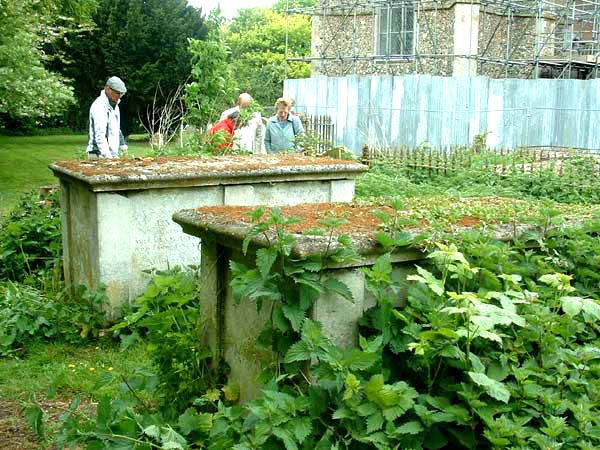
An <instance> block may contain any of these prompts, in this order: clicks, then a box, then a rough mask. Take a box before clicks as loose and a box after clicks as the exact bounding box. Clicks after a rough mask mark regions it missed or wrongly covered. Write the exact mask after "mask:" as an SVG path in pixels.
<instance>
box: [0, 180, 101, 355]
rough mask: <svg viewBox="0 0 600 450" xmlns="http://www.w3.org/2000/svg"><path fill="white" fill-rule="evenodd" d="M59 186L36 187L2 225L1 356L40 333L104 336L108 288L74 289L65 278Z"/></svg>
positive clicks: (61, 337)
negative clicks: (42, 193)
mask: <svg viewBox="0 0 600 450" xmlns="http://www.w3.org/2000/svg"><path fill="white" fill-rule="evenodd" d="M58 199H59V192H57V191H55V192H51V193H50V194H49V195H48V196H46V197H44V198H41V199H40V198H39V197H38V196H37V195H35V194H33V193H31V194H26V195H25V196H23V198H22V199H21V201H20V203H19V206H18V207H17V208H16V209H15V210H14V211H12V212H11V213H10V214H9V216H8V217H7V218H5V219H4V220H3V222H2V226H1V227H0V356H7V355H21V354H23V353H25V352H26V351H27V348H28V347H29V346H30V345H31V343H32V342H34V341H35V340H38V339H43V340H55V341H64V342H76V341H82V340H85V339H88V338H91V337H98V335H99V334H100V331H101V329H102V327H103V326H105V324H106V318H105V315H104V312H103V305H104V303H105V302H106V297H105V295H104V294H103V292H102V290H99V291H98V292H92V291H90V290H88V289H86V288H85V287H84V286H80V287H79V288H78V289H77V290H76V291H75V292H70V291H68V290H67V289H66V288H65V286H64V282H63V278H62V236H61V226H60V206H59V200H58Z"/></svg>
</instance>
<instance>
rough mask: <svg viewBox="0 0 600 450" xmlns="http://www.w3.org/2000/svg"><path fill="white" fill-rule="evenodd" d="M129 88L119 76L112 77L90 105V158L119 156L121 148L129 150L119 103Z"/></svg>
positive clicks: (88, 151) (88, 150) (88, 148)
mask: <svg viewBox="0 0 600 450" xmlns="http://www.w3.org/2000/svg"><path fill="white" fill-rule="evenodd" d="M125 92H127V88H126V87H125V83H123V80H121V79H120V78H119V77H110V78H109V79H108V81H107V82H106V86H104V89H103V90H102V91H101V92H100V95H99V96H98V98H97V99H96V100H95V101H94V103H92V106H91V107H90V132H89V135H90V139H89V143H88V146H87V154H88V158H90V159H95V158H118V157H119V150H121V151H127V144H126V143H125V138H124V137H123V133H122V132H121V113H120V112H119V103H120V101H121V97H123V95H125Z"/></svg>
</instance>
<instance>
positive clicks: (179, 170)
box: [49, 154, 367, 191]
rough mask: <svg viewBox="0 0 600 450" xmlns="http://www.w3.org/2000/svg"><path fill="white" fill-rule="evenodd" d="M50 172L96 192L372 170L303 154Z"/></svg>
mask: <svg viewBox="0 0 600 450" xmlns="http://www.w3.org/2000/svg"><path fill="white" fill-rule="evenodd" d="M49 167H50V169H51V170H52V171H53V172H54V175H55V176H57V177H59V178H62V179H66V180H77V181H79V182H82V183H84V184H87V185H89V187H90V188H91V189H92V190H93V191H111V190H127V189H152V188H163V187H180V186H181V187H183V186H204V185H208V186H210V185H217V184H239V183H264V182H274V181H305V180H334V179H351V178H355V177H356V176H358V175H360V174H361V173H362V172H365V171H366V170H367V167H366V166H364V165H363V164H360V163H357V162H355V161H346V160H340V159H332V158H327V157H308V156H303V155H298V154H277V155H221V156H211V157H191V156H178V157H157V158H121V159H96V160H82V161H77V160H72V161H59V162H56V163H54V164H50V166H49Z"/></svg>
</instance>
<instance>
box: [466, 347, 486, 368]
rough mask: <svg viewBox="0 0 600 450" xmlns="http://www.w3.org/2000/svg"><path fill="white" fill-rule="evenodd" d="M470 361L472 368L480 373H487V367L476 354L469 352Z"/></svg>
mask: <svg viewBox="0 0 600 450" xmlns="http://www.w3.org/2000/svg"><path fill="white" fill-rule="evenodd" d="M469 360H470V361H471V367H473V370H474V371H475V372H478V373H485V366H484V365H483V363H482V362H481V360H480V359H479V357H478V356H477V355H476V354H475V353H471V352H469Z"/></svg>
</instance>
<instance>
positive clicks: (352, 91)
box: [345, 76, 360, 148]
mask: <svg viewBox="0 0 600 450" xmlns="http://www.w3.org/2000/svg"><path fill="white" fill-rule="evenodd" d="M358 90H359V86H358V77H357V76H351V77H348V95H347V104H348V115H347V116H346V136H347V138H346V141H345V142H347V143H348V145H347V147H348V148H359V147H360V141H359V139H358V136H357V134H356V130H357V128H358Z"/></svg>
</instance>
